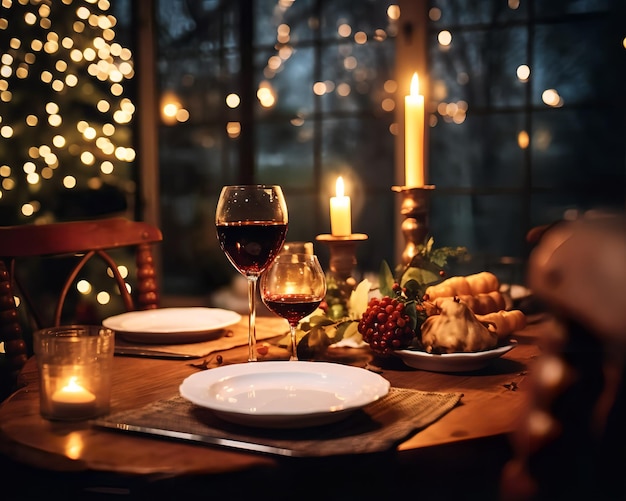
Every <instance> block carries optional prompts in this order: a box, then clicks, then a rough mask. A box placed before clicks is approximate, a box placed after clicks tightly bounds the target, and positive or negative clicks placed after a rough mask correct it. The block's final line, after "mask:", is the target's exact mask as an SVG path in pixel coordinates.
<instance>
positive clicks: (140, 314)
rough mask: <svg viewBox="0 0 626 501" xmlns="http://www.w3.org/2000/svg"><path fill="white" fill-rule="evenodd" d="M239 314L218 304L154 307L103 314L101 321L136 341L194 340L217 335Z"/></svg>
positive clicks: (179, 341) (173, 342)
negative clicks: (223, 308)
mask: <svg viewBox="0 0 626 501" xmlns="http://www.w3.org/2000/svg"><path fill="white" fill-rule="evenodd" d="M240 320H241V315H239V313H236V312H234V311H230V310H222V309H220V308H203V307H191V308H157V309H154V310H142V311H129V312H127V313H122V314H121V315H115V316H113V317H109V318H105V319H104V320H103V321H102V325H104V326H105V327H108V328H109V329H113V330H114V331H115V332H116V333H118V334H119V335H120V337H122V338H124V339H126V340H127V341H131V342H136V343H152V344H176V343H196V342H199V341H209V340H211V339H217V338H219V337H220V336H221V335H222V333H223V329H225V328H226V327H229V326H231V325H234V324H236V323H238V322H239V321H240Z"/></svg>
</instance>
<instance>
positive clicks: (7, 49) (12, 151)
mask: <svg viewBox="0 0 626 501" xmlns="http://www.w3.org/2000/svg"><path fill="white" fill-rule="evenodd" d="M109 9H110V3H109V1H108V0H55V1H50V0H17V1H13V0H2V11H1V12H0V140H1V142H2V144H1V145H0V152H1V153H2V155H1V156H0V203H2V199H3V198H5V199H6V198H8V197H10V196H11V195H13V198H12V199H11V202H12V204H13V205H15V202H19V204H18V205H17V207H18V210H19V211H20V213H21V214H20V215H21V217H23V218H30V217H33V216H34V217H37V216H39V217H41V218H45V217H46V215H45V214H44V213H41V214H40V213H39V212H40V210H41V200H42V198H43V194H44V193H49V192H50V190H52V189H54V190H57V191H59V190H72V189H75V188H85V187H88V188H90V189H98V187H99V186H100V185H101V184H102V183H103V180H105V179H107V178H109V180H112V181H115V180H116V179H117V178H118V177H119V176H116V174H122V176H121V177H123V175H125V172H124V171H123V169H124V168H126V169H128V168H130V164H131V163H132V162H133V161H134V159H135V150H134V148H133V147H132V138H131V137H130V132H129V127H128V125H129V124H130V123H131V121H132V119H133V114H134V112H135V106H134V104H133V102H132V101H131V100H130V99H129V98H127V97H125V96H124V94H125V87H124V85H125V83H126V81H127V80H129V79H131V78H133V76H134V68H133V61H132V53H131V51H130V50H129V49H128V48H126V47H123V46H122V45H121V44H120V43H118V42H116V41H115V37H116V33H115V30H114V29H115V26H116V24H117V20H116V18H115V17H114V16H113V15H111V14H110V13H108V12H107V11H108V10H109ZM116 170H117V171H120V170H121V172H116ZM47 185H49V186H47ZM18 193H19V196H17V194H18ZM59 195H62V191H60V192H59Z"/></svg>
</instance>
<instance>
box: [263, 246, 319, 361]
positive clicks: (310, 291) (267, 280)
mask: <svg viewBox="0 0 626 501" xmlns="http://www.w3.org/2000/svg"><path fill="white" fill-rule="evenodd" d="M325 295H326V277H325V275H324V271H323V270H322V267H321V266H320V263H319V261H318V260H317V256H315V255H314V254H297V253H296V254H289V253H284V252H283V253H281V254H279V255H278V257H276V259H275V260H274V262H273V263H272V264H270V266H269V267H268V268H267V270H265V272H264V273H263V275H261V299H262V300H263V302H264V303H265V306H267V307H268V308H269V309H270V310H271V311H273V312H274V313H276V314H277V315H278V316H280V317H283V318H284V319H286V320H287V322H288V323H289V333H290V338H291V343H290V344H291V346H290V350H291V357H290V360H298V350H297V346H298V343H297V339H296V333H297V327H298V322H300V320H302V319H303V318H304V317H306V316H307V315H309V314H311V313H313V312H314V311H315V309H316V308H317V307H318V306H319V304H320V303H321V302H322V300H323V299H324V296H325Z"/></svg>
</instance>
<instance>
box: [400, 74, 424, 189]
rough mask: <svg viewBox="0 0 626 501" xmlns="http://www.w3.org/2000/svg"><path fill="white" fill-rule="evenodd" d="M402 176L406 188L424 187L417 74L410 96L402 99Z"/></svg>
mask: <svg viewBox="0 0 626 501" xmlns="http://www.w3.org/2000/svg"><path fill="white" fill-rule="evenodd" d="M404 175H405V181H404V184H405V185H406V186H409V187H411V188H415V187H422V186H424V96H422V95H420V94H419V79H418V77H417V73H414V74H413V78H412V80H411V94H410V95H408V96H405V98H404Z"/></svg>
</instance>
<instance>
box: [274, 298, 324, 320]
mask: <svg viewBox="0 0 626 501" xmlns="http://www.w3.org/2000/svg"><path fill="white" fill-rule="evenodd" d="M263 302H264V303H265V306H267V307H268V308H269V309H270V310H272V311H273V312H274V313H276V314H277V315H278V316H279V317H283V318H284V319H285V320H287V322H289V325H293V326H295V327H297V326H298V322H300V320H302V319H303V318H304V317H306V316H307V315H309V314H311V313H313V312H314V311H315V310H316V309H317V307H318V306H319V305H320V303H321V302H322V299H321V298H320V297H317V296H313V295H312V294H284V295H281V294H273V295H272V294H270V295H268V296H266V297H265V298H264V299H263Z"/></svg>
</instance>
